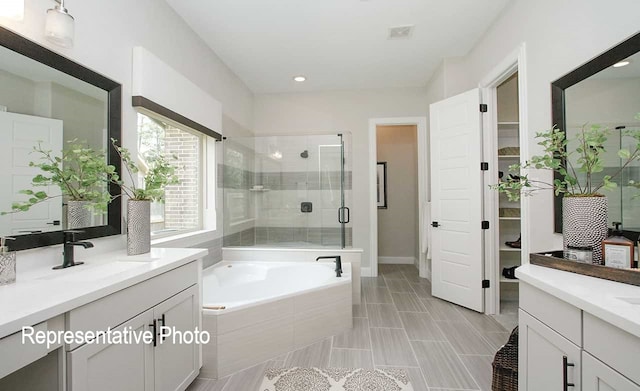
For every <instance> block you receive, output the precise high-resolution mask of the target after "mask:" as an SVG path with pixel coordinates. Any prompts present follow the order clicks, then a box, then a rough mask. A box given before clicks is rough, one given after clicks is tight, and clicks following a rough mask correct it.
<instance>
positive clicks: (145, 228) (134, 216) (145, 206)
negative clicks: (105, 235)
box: [127, 200, 151, 255]
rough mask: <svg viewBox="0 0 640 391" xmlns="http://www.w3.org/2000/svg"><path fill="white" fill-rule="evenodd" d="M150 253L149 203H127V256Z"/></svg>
mask: <svg viewBox="0 0 640 391" xmlns="http://www.w3.org/2000/svg"><path fill="white" fill-rule="evenodd" d="M149 251H151V201H136V200H128V201H127V255H138V254H146V253H148V252H149Z"/></svg>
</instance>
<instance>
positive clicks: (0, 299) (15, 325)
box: [0, 248, 208, 338]
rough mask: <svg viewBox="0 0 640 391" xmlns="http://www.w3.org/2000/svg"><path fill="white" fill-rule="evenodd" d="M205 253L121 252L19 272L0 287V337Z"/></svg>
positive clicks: (179, 250) (170, 250) (178, 250)
mask: <svg viewBox="0 0 640 391" xmlns="http://www.w3.org/2000/svg"><path fill="white" fill-rule="evenodd" d="M207 253H208V251H207V250H206V249H194V248H188V249H183V248H152V249H151V252H150V253H148V254H143V255H136V256H127V255H126V251H124V250H122V251H117V252H112V253H105V254H102V255H96V256H92V257H88V258H80V257H78V258H79V259H77V261H84V262H85V264H84V265H80V266H74V267H70V268H67V269H63V270H52V269H51V266H50V265H45V266H43V267H41V268H36V269H33V270H29V271H25V272H20V271H19V272H18V275H17V278H16V282H15V283H14V284H11V285H5V286H0V338H3V337H5V336H7V335H10V334H13V333H15V332H18V331H20V330H21V329H22V327H24V326H33V325H35V324H37V323H40V322H43V321H45V320H47V319H50V318H53V317H55V316H57V315H60V314H63V313H65V312H68V311H70V310H72V309H74V308H77V307H80V306H82V305H85V304H87V303H90V302H92V301H95V300H98V299H100V298H102V297H105V296H108V295H110V294H112V293H114V292H117V291H119V290H122V289H125V288H127V287H130V286H132V285H135V284H137V283H140V282H142V281H144V280H147V279H149V278H152V277H155V276H157V275H160V274H162V273H165V272H167V271H170V270H172V269H175V268H177V267H180V266H182V265H185V264H187V263H189V262H192V261H195V260H197V259H200V258H202V257H204V256H205V255H207ZM18 262H20V253H18ZM60 263H62V257H61V259H60Z"/></svg>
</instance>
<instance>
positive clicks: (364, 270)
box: [360, 267, 373, 277]
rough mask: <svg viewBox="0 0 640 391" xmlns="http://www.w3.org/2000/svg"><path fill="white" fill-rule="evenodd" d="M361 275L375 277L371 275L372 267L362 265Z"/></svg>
mask: <svg viewBox="0 0 640 391" xmlns="http://www.w3.org/2000/svg"><path fill="white" fill-rule="evenodd" d="M360 277H373V276H372V275H371V268H370V267H361V268H360Z"/></svg>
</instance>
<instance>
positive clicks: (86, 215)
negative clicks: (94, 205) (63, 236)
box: [67, 201, 93, 229]
mask: <svg viewBox="0 0 640 391" xmlns="http://www.w3.org/2000/svg"><path fill="white" fill-rule="evenodd" d="M88 205H89V201H67V229H77V228H86V227H91V225H92V224H91V217H92V215H93V213H92V212H91V210H90V209H88V208H87V206H88Z"/></svg>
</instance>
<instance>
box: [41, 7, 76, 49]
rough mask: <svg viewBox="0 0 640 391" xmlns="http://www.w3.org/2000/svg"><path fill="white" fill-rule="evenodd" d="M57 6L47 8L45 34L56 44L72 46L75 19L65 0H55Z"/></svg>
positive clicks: (66, 46)
mask: <svg viewBox="0 0 640 391" xmlns="http://www.w3.org/2000/svg"><path fill="white" fill-rule="evenodd" d="M55 2H56V3H58V4H56V6H55V7H53V8H51V9H48V10H47V19H46V22H45V26H44V35H45V37H46V38H47V40H48V41H50V42H53V43H55V44H56V45H60V46H63V47H65V48H70V47H72V46H73V37H74V34H75V28H74V19H73V16H71V15H70V14H69V11H67V9H66V8H65V7H64V0H55Z"/></svg>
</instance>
